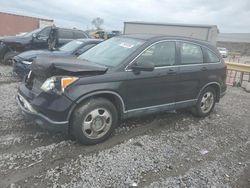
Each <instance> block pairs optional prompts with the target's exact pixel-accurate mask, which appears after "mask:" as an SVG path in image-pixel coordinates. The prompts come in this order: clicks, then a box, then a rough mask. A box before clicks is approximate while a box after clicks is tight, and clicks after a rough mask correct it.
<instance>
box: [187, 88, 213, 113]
mask: <svg viewBox="0 0 250 188" xmlns="http://www.w3.org/2000/svg"><path fill="white" fill-rule="evenodd" d="M215 102H216V93H215V90H214V89H213V88H212V87H207V88H205V89H204V90H203V91H202V93H201V94H200V96H199V98H198V101H197V103H196V105H195V106H194V107H193V109H192V113H193V114H194V115H195V116H198V117H205V116H207V115H209V114H210V113H211V112H212V110H213V109H214V106H215Z"/></svg>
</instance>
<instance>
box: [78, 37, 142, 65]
mask: <svg viewBox="0 0 250 188" xmlns="http://www.w3.org/2000/svg"><path fill="white" fill-rule="evenodd" d="M143 43H144V41H143V40H138V39H131V38H119V37H116V38H111V39H109V40H106V41H104V42H102V43H100V44H98V45H97V46H95V47H93V48H91V49H90V50H88V51H86V52H85V53H83V54H82V55H80V56H79V57H78V58H79V59H85V60H87V61H91V62H94V63H97V64H101V65H105V66H109V67H115V66H117V65H119V64H120V63H121V62H122V61H123V60H124V59H125V58H126V57H128V56H129V55H130V54H132V53H133V52H134V51H135V50H136V49H138V48H139V47H140V46H141V45H142V44H143Z"/></svg>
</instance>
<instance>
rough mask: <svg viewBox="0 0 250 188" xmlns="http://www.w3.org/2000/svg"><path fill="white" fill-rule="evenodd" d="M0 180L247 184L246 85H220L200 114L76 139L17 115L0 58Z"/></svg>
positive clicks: (249, 104) (11, 80)
mask: <svg viewBox="0 0 250 188" xmlns="http://www.w3.org/2000/svg"><path fill="white" fill-rule="evenodd" d="M0 73H1V75H0V101H1V106H0V114H1V115H0V187H53V188H55V187H133V186H134V187H136V186H138V187H250V138H249V135H250V115H249V114H250V93H246V92H245V91H243V90H242V89H239V88H231V87H230V88H228V92H227V95H226V96H225V97H224V98H223V99H222V100H221V102H220V103H219V104H218V105H217V106H216V108H215V111H214V112H213V113H212V114H211V115H210V116H209V117H206V118H204V119H198V118H194V117H193V116H192V115H191V114H189V113H186V112H182V113H180V112H179V113H174V112H173V113H165V114H162V115H155V116H150V117H146V118H141V119H133V120H128V121H126V122H124V123H123V124H122V125H121V126H120V127H118V128H117V130H116V132H115V134H114V136H113V137H112V138H110V139H109V140H107V141H106V142H104V143H102V144H99V145H95V146H83V145H80V144H78V143H77V142H75V141H71V140H70V139H69V138H68V137H67V136H66V135H62V134H58V133H57V134H53V133H49V132H47V131H45V130H42V129H40V128H38V127H37V126H36V125H35V124H33V123H32V122H30V121H28V120H25V119H24V117H23V115H22V114H21V112H20V110H19V109H18V107H17V105H16V103H15V95H16V91H17V87H18V80H17V79H16V78H15V77H13V75H12V74H11V68H10V67H3V66H0Z"/></svg>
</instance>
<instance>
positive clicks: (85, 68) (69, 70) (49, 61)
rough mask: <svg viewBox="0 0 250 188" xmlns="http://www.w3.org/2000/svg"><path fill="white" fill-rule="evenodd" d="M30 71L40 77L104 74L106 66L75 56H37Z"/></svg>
mask: <svg viewBox="0 0 250 188" xmlns="http://www.w3.org/2000/svg"><path fill="white" fill-rule="evenodd" d="M31 70H32V73H33V74H35V75H37V76H40V77H46V78H48V77H51V76H55V75H85V74H91V75H92V74H96V75H97V74H104V73H105V72H106V71H107V70H108V68H107V67H105V66H102V65H98V64H95V63H93V62H89V61H85V60H81V59H77V58H72V57H69V58H52V57H49V56H38V57H37V58H36V59H35V61H34V62H33V63H32V64H31Z"/></svg>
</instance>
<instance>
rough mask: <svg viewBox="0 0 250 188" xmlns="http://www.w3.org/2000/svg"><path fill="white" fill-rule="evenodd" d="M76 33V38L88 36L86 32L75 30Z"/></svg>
mask: <svg viewBox="0 0 250 188" xmlns="http://www.w3.org/2000/svg"><path fill="white" fill-rule="evenodd" d="M74 35H75V38H76V39H80V38H87V35H85V33H84V32H80V31H74Z"/></svg>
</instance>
